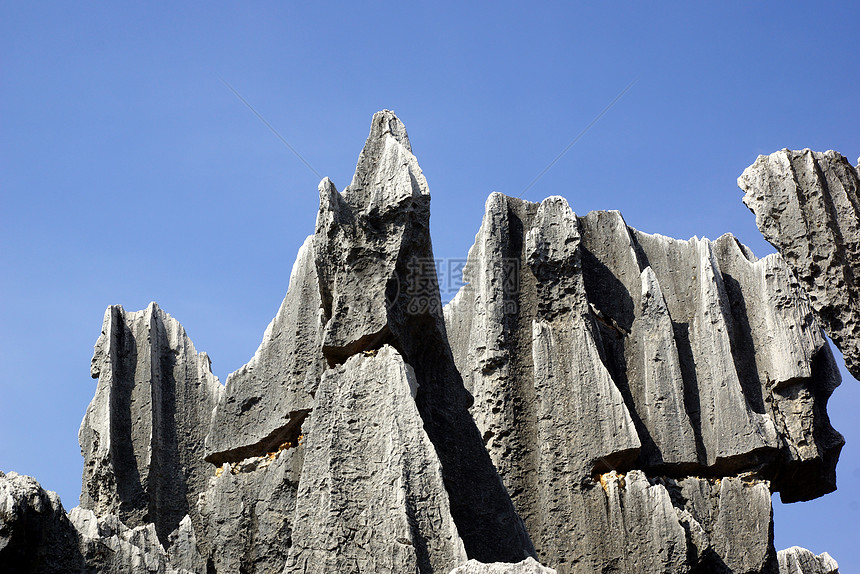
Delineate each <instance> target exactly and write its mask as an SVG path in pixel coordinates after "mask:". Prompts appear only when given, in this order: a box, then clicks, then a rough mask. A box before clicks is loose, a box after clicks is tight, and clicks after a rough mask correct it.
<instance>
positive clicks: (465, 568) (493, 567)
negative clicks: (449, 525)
mask: <svg viewBox="0 0 860 574" xmlns="http://www.w3.org/2000/svg"><path fill="white" fill-rule="evenodd" d="M450 574H556V571H555V570H553V569H552V568H547V567H546V566H541V564H540V563H539V562H538V561H537V560H535V559H534V558H531V557H529V558H526V559H525V560H523V561H522V562H517V563H514V564H511V563H507V562H493V563H491V564H485V563H483V562H478V561H477V560H469V561H468V562H466V563H465V564H463V565H462V566H457V567H456V568H454V569H453V570H451V572H450Z"/></svg>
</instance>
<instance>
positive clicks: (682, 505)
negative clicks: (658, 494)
mask: <svg viewBox="0 0 860 574" xmlns="http://www.w3.org/2000/svg"><path fill="white" fill-rule="evenodd" d="M630 474H633V473H632V472H631V473H630ZM654 481H655V482H656V483H657V484H659V485H660V486H665V487H666V489H667V490H668V492H669V496H670V497H671V499H672V503H673V504H674V505H675V512H676V515H677V518H678V521H679V522H680V524H681V525H682V526H683V528H684V531H685V533H686V536H687V544H688V560H689V565H690V567H691V570H690V571H691V572H702V573H706V572H707V573H712V572H713V573H726V574H740V573H767V574H776V572H777V568H778V565H777V559H776V551H775V550H774V547H773V509H772V507H771V499H770V484H769V483H768V482H767V481H763V480H761V479H758V478H756V477H755V476H753V475H744V476H741V477H724V478H721V479H719V478H717V479H714V478H700V477H692V476H691V477H685V478H683V479H679V480H675V479H671V478H666V477H658V478H657V479H654Z"/></svg>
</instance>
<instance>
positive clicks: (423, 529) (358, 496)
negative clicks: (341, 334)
mask: <svg viewBox="0 0 860 574" xmlns="http://www.w3.org/2000/svg"><path fill="white" fill-rule="evenodd" d="M417 390H418V383H417V381H416V378H415V373H414V372H413V370H412V368H411V367H410V366H409V365H408V364H406V363H404V362H403V358H402V357H401V356H400V355H399V354H398V353H397V351H395V350H394V349H393V348H392V347H389V346H387V345H386V346H384V347H382V349H380V350H379V351H378V352H372V351H371V352H368V353H367V354H366V355H364V354H359V355H354V356H352V357H351V358H349V359H348V360H347V361H346V362H345V363H344V364H342V365H338V366H337V367H335V368H334V369H331V370H328V371H326V373H325V374H324V375H323V378H322V382H321V383H320V387H319V391H318V392H317V396H316V398H317V400H318V402H319V404H320V405H321V406H320V408H319V409H318V410H317V411H316V412H317V413H318V414H317V415H316V416H315V417H314V418H313V420H312V424H311V425H310V427H309V428H308V431H307V432H308V434H307V435H306V437H305V444H306V448H307V452H306V454H305V462H304V466H303V468H302V478H301V481H300V483H299V491H298V505H297V508H296V514H295V528H294V531H293V540H292V541H293V545H292V548H291V550H290V558H289V561H288V562H287V567H286V569H285V570H284V572H285V573H293V572H295V573H302V572H308V573H311V572H319V573H320V574H324V573H326V572H378V573H380V574H382V573H391V574H396V573H399V572H447V571H448V570H450V569H451V568H452V567H453V566H456V565H457V564H459V563H460V562H462V561H464V560H466V552H465V550H464V549H463V542H462V541H461V540H460V536H459V534H458V532H457V527H456V526H455V524H454V521H453V519H452V517H451V513H450V508H449V504H448V494H447V492H446V491H445V485H444V483H443V480H442V466H441V464H440V463H439V460H438V458H437V456H436V452H435V450H434V449H433V444H432V443H431V442H430V439H429V438H428V437H427V435H426V433H425V432H424V430H423V428H422V426H423V423H422V420H421V416H420V415H419V414H418V409H417V407H416V405H415V400H414V397H415V393H416V392H417ZM322 405H325V408H323V407H322Z"/></svg>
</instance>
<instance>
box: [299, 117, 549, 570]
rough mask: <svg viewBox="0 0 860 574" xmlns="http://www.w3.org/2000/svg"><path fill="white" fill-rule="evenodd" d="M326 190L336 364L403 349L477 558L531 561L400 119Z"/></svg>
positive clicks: (329, 324) (329, 339) (322, 245)
mask: <svg viewBox="0 0 860 574" xmlns="http://www.w3.org/2000/svg"><path fill="white" fill-rule="evenodd" d="M319 189H320V210H319V214H318V215H317V225H316V234H315V238H314V250H315V253H316V263H317V273H318V276H319V281H320V285H321V288H322V305H323V309H324V315H325V319H326V323H325V327H324V332H323V349H322V351H323V354H324V355H325V357H326V360H327V362H328V364H329V365H330V366H332V367H334V366H336V365H338V364H341V363H343V362H344V361H346V360H347V359H348V358H349V357H351V356H353V355H355V354H357V353H359V352H364V351H373V350H376V349H379V348H381V347H382V346H383V345H385V344H388V345H391V346H392V347H394V348H395V349H396V350H397V351H398V352H399V353H400V354H401V355H402V357H403V360H404V361H405V362H406V363H408V364H409V365H410V366H411V367H412V368H413V369H414V372H415V378H416V380H417V382H418V385H419V386H418V392H417V395H416V397H415V402H416V404H417V406H418V411H419V413H420V414H421V417H422V420H423V423H424V430H425V431H426V433H427V435H428V437H429V439H430V441H431V442H432V444H433V446H434V449H435V451H436V453H437V455H438V457H439V461H440V463H441V465H442V474H443V477H444V482H445V485H446V488H447V491H448V495H449V497H450V505H451V506H450V508H451V514H452V516H453V518H454V521H455V523H456V525H457V529H458V532H459V534H460V536H461V537H462V540H463V544H464V546H465V549H466V552H467V553H468V556H469V558H474V559H478V560H480V561H483V562H495V561H510V562H518V561H520V560H522V559H524V558H526V557H528V556H529V555H531V554H533V552H534V549H533V547H532V544H531V542H530V541H529V537H528V534H527V533H526V531H525V528H524V527H523V524H522V521H521V519H520V518H519V517H518V516H517V514H516V511H515V510H514V507H513V505H512V503H511V500H510V497H509V495H508V493H507V492H506V491H505V489H504V486H503V485H502V482H501V481H500V480H499V476H498V473H497V472H496V469H495V468H494V467H493V464H492V462H491V460H490V457H489V456H488V454H487V452H486V450H485V449H484V445H483V443H482V441H481V435H480V433H479V432H478V429H477V427H476V425H475V422H474V421H473V420H472V417H471V416H470V414H469V412H468V410H467V409H468V407H469V405H470V404H471V396H470V395H469V393H468V392H467V391H466V390H465V388H464V386H463V383H462V378H461V377H460V374H459V373H458V371H457V369H456V366H455V364H454V359H453V356H452V354H451V350H450V347H449V345H448V341H447V337H446V333H445V325H444V319H443V317H442V305H441V300H440V295H439V287H438V283H437V278H436V273H435V265H434V260H433V248H432V243H431V240H430V229H429V221H430V195H429V191H428V188H427V182H426V180H425V178H424V176H423V174H422V173H421V169H420V167H419V166H418V163H417V160H416V159H415V157H414V156H413V155H412V151H411V146H410V144H409V140H408V137H407V135H406V129H405V127H404V126H403V124H402V123H401V122H400V120H398V119H397V118H396V116H394V114H393V113H392V112H390V111H383V112H379V113H377V114H375V115H374V117H373V123H372V126H371V131H370V135H369V136H368V138H367V142H366V143H365V147H364V150H363V151H362V152H361V155H360V156H359V160H358V165H357V167H356V172H355V176H354V177H353V180H352V183H351V184H350V185H349V186H348V187H347V188H346V189H344V191H343V193H338V191H337V190H336V189H335V187H334V185H333V184H332V183H331V181H329V180H328V179H325V180H323V182H322V183H321V184H320V188H319ZM322 407H323V405H322V404H321V403H320V402H319V399H317V407H316V408H322Z"/></svg>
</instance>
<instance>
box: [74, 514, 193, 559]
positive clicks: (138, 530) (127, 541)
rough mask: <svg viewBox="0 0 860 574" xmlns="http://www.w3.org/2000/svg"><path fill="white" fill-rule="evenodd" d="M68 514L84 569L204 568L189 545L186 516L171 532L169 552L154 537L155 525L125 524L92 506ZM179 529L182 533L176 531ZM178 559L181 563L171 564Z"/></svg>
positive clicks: (191, 537)
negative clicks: (76, 537)
mask: <svg viewBox="0 0 860 574" xmlns="http://www.w3.org/2000/svg"><path fill="white" fill-rule="evenodd" d="M69 518H70V519H71V521H72V523H73V524H74V525H75V528H76V529H77V532H78V537H79V540H80V550H81V553H82V555H83V556H84V559H85V560H86V564H87V572H128V573H129V574H148V573H150V572H157V573H159V574H189V573H192V572H204V570H203V568H204V564H203V563H202V558H201V557H200V556H199V554H197V553H196V548H195V547H194V546H193V544H194V542H193V538H194V537H193V532H191V531H190V529H191V521H190V519H189V518H188V517H187V516H186V517H185V518H184V519H183V520H182V522H180V526H179V528H177V531H176V533H175V534H174V535H173V536H174V537H175V538H178V537H179V536H185V537H187V538H186V539H185V540H179V539H177V540H175V542H174V543H173V544H172V545H171V552H170V554H172V555H174V556H175V558H173V559H172V558H171V556H170V555H169V554H168V552H167V551H166V550H165V549H164V547H163V546H162V545H161V542H159V540H158V535H157V533H156V531H155V525H154V524H153V523H151V522H150V523H148V524H146V525H141V526H137V527H135V528H129V527H128V526H126V525H125V524H123V523H122V521H121V520H120V519H119V518H118V517H117V516H116V515H114V514H107V515H103V516H98V517H97V516H96V515H95V513H93V511H92V510H88V509H85V508H81V507H76V508H73V509H72V511H71V513H70V514H69ZM180 531H181V532H182V533H183V534H181V535H180V534H179V533H180ZM176 563H182V564H183V566H184V567H180V568H177V567H174V565H175V564H176Z"/></svg>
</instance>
